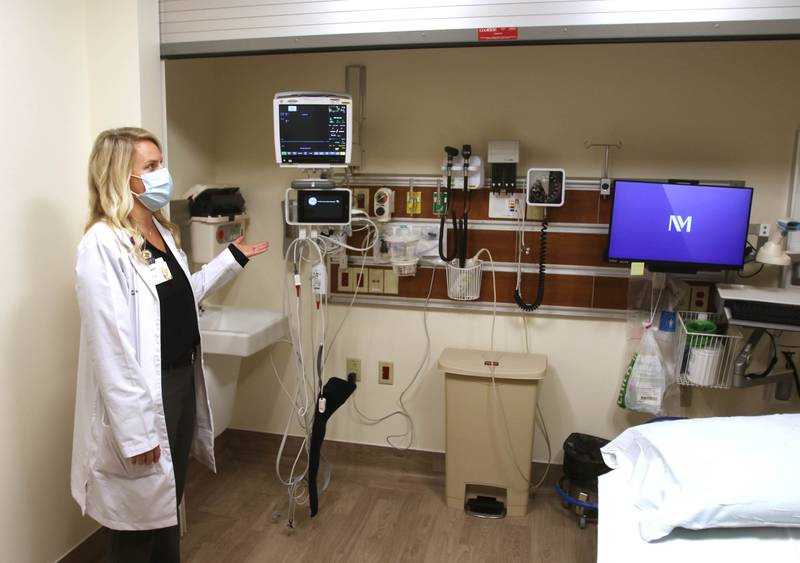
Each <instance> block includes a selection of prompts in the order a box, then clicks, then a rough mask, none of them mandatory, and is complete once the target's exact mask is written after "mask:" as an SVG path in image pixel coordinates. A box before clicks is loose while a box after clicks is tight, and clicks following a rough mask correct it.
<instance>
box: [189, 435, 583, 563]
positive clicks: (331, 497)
mask: <svg viewBox="0 0 800 563" xmlns="http://www.w3.org/2000/svg"><path fill="white" fill-rule="evenodd" d="M226 434H227V436H226V440H225V444H224V446H222V447H221V448H220V452H219V455H218V458H219V460H218V464H219V473H218V474H217V475H213V474H211V473H210V472H209V471H207V470H206V469H204V468H202V467H200V466H199V465H197V464H195V463H193V464H192V465H191V467H190V471H189V479H188V483H187V490H186V495H187V497H186V501H187V517H188V532H187V533H186V535H185V536H184V537H183V541H182V554H183V561H186V562H191V563H201V562H214V563H219V562H222V561H225V562H239V561H242V562H250V561H253V562H271V561H287V562H293V563H299V562H302V561H309V562H310V561H315V562H316V561H347V562H361V561H363V562H372V561H374V562H389V561H432V562H447V561H482V562H483V561H486V562H489V561H503V562H506V561H542V562H544V561H547V562H557V563H590V562H593V561H595V560H596V557H597V529H596V525H595V524H589V526H588V527H587V529H585V530H580V529H578V526H577V524H576V520H575V517H574V515H572V514H570V513H569V512H567V511H566V510H565V509H564V508H562V506H561V503H560V501H559V499H558V497H557V496H556V495H555V493H553V492H552V488H551V487H543V488H542V489H541V490H540V492H538V493H537V494H536V495H535V496H534V497H533V498H532V500H531V507H532V509H531V511H530V512H529V514H528V515H527V516H526V517H519V518H512V517H508V518H505V519H503V520H482V519H478V518H474V517H470V516H467V515H466V514H464V512H463V511H461V510H457V509H451V508H448V507H447V505H446V504H445V499H444V467H443V456H441V455H440V454H427V453H420V452H407V453H404V452H396V451H392V450H389V449H382V448H371V447H364V446H355V445H348V444H326V446H325V449H324V450H323V452H324V453H325V454H326V455H327V456H328V457H329V459H330V460H331V461H332V463H333V466H334V469H333V479H332V481H331V484H330V487H329V488H328V490H327V491H325V492H324V493H323V494H322V496H321V497H320V512H319V514H318V515H317V516H316V517H315V518H313V519H312V518H309V516H308V507H307V506H301V507H299V508H298V511H297V515H296V521H295V528H294V529H289V528H288V527H287V526H286V521H287V514H286V508H287V495H286V490H285V488H284V487H283V486H282V485H280V483H279V482H278V480H277V478H276V475H275V451H276V447H277V443H276V441H275V437H270V436H267V435H263V434H255V433H249V432H240V431H234V432H231V431H229V432H226ZM292 451H295V450H294V449H292Z"/></svg>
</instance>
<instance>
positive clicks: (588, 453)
mask: <svg viewBox="0 0 800 563" xmlns="http://www.w3.org/2000/svg"><path fill="white" fill-rule="evenodd" d="M608 442H609V441H608V440H605V439H603V438H598V437H597V436H590V435H589V434H580V433H578V432H573V433H572V434H570V435H569V436H567V439H566V440H565V441H564V475H566V476H567V478H568V479H569V480H570V481H571V482H572V483H592V482H594V480H595V479H597V478H598V477H599V476H600V475H602V474H603V473H608V472H609V471H611V468H610V467H608V466H607V465H606V464H605V463H603V456H602V455H600V448H602V447H603V446H605V445H606V444H608Z"/></svg>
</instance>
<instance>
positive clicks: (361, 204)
mask: <svg viewBox="0 0 800 563" xmlns="http://www.w3.org/2000/svg"><path fill="white" fill-rule="evenodd" d="M370 199H371V198H370V197H369V188H354V189H353V208H354V209H361V210H363V211H366V212H367V213H369V202H370Z"/></svg>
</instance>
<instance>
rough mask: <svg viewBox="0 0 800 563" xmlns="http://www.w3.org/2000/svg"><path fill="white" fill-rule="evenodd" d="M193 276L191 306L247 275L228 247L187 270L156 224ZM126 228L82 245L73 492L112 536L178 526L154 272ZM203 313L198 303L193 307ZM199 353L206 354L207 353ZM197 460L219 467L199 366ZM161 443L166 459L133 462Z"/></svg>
mask: <svg viewBox="0 0 800 563" xmlns="http://www.w3.org/2000/svg"><path fill="white" fill-rule="evenodd" d="M154 223H155V224H156V226H157V227H158V229H159V231H160V232H161V236H162V237H164V241H165V242H166V243H167V246H169V249H170V250H171V251H172V253H173V255H174V256H175V257H176V258H177V259H178V262H179V263H180V265H181V267H182V268H183V270H184V272H185V274H186V276H187V277H188V278H189V279H190V280H191V285H192V289H193V291H194V297H195V304H197V303H199V302H200V300H201V299H203V297H205V296H206V295H207V294H208V293H210V292H211V291H213V290H215V289H217V288H218V287H220V286H222V285H223V284H224V283H226V282H227V281H229V280H230V279H232V278H233V277H235V275H236V274H237V273H239V272H241V270H242V267H241V266H240V265H239V263H238V262H237V261H236V259H235V258H234V257H233V255H232V254H231V252H230V251H229V250H225V251H223V252H222V253H221V254H220V255H219V256H217V257H216V258H215V259H214V260H212V261H211V262H210V263H209V264H207V265H206V266H204V267H203V268H202V270H200V271H199V272H197V273H195V274H190V273H189V269H188V263H187V260H186V255H185V254H184V253H183V252H182V251H179V250H178V249H177V248H176V246H175V241H174V240H173V238H172V236H171V234H170V233H169V231H167V230H166V229H164V228H163V227H161V225H160V224H158V222H156V221H154ZM126 237H127V235H125V233H124V231H122V230H117V229H114V228H112V227H109V226H108V225H106V224H104V223H97V224H95V225H93V226H92V227H91V228H90V229H89V230H88V231H87V232H86V234H85V235H84V236H83V238H82V239H81V242H80V244H79V246H78V260H77V267H76V273H77V281H76V290H77V294H78V304H79V306H80V313H81V336H80V351H79V356H78V385H77V393H76V399H75V429H74V435H73V442H72V478H71V489H72V496H73V497H74V498H75V500H76V501H77V502H78V504H79V505H80V507H81V511H82V512H83V514H88V515H89V516H91V517H92V518H94V519H95V520H97V521H98V522H99V523H100V524H102V525H104V526H106V527H109V528H112V529H116V530H148V529H154V528H164V527H167V526H174V525H176V524H177V522H178V520H177V510H176V503H175V494H176V493H175V478H174V475H173V470H172V457H171V452H170V449H169V441H168V438H167V424H166V420H165V418H164V405H163V403H162V399H161V334H160V331H161V311H160V306H159V301H158V293H157V292H156V286H155V285H154V283H153V280H152V278H151V274H150V269H149V267H148V266H147V265H146V264H143V263H142V262H141V261H140V260H138V259H137V258H136V257H135V256H134V255H133V254H131V253H130V252H129V250H128V249H127V248H126V246H125V245H124V244H123V242H122V241H124V240H126ZM196 309H197V308H196V307H195V310H196ZM198 357H200V358H202V354H201V350H198ZM194 378H195V390H196V391H195V395H196V401H197V409H196V412H197V414H196V418H195V428H194V438H193V442H192V454H193V455H194V456H195V457H196V458H198V459H199V460H200V461H201V462H202V463H204V464H205V465H207V466H208V467H209V468H210V469H211V470H212V471H215V470H216V468H215V465H214V430H213V423H212V420H211V408H210V405H209V402H208V395H207V392H206V385H205V379H204V376H203V364H202V361H198V362H196V363H195V371H194ZM156 446H161V459H160V461H159V462H158V463H155V464H151V465H143V464H138V465H134V464H133V463H131V462H130V460H129V458H131V457H133V456H135V455H138V454H141V453H144V452H147V451H150V450H152V449H153V448H155V447H156Z"/></svg>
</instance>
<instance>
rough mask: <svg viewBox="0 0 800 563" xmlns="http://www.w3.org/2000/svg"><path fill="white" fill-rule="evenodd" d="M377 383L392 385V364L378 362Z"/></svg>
mask: <svg viewBox="0 0 800 563" xmlns="http://www.w3.org/2000/svg"><path fill="white" fill-rule="evenodd" d="M378 383H380V384H381V385H394V362H378Z"/></svg>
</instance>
